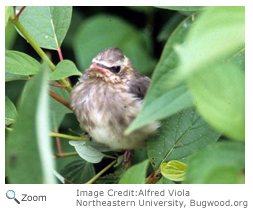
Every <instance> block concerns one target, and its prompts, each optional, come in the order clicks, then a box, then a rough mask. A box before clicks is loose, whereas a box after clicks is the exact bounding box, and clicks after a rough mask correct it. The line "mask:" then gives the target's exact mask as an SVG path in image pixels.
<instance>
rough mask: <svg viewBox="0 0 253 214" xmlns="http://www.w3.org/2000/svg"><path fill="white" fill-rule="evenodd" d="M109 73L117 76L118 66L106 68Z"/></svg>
mask: <svg viewBox="0 0 253 214" xmlns="http://www.w3.org/2000/svg"><path fill="white" fill-rule="evenodd" d="M108 69H109V70H110V71H111V72H113V73H115V74H117V73H119V72H120V66H113V67H110V68H108Z"/></svg>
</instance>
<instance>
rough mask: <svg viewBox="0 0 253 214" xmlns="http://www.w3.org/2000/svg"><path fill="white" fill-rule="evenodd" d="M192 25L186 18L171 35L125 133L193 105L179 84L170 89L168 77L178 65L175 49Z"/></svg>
mask: <svg viewBox="0 0 253 214" xmlns="http://www.w3.org/2000/svg"><path fill="white" fill-rule="evenodd" d="M192 23H193V21H192V19H191V18H187V19H185V20H184V21H183V22H182V23H181V24H180V25H179V26H178V27H177V28H176V30H175V31H174V32H173V34H172V35H171V36H170V38H169V40H168V41H167V43H166V45H165V47H164V50H163V53H162V56H161V58H160V61H159V63H158V64H157V66H156V69H155V71H154V74H153V77H152V82H151V85H150V87H149V90H148V92H147V94H146V96H145V99H144V103H143V107H142V110H141V112H140V114H139V115H138V117H137V118H136V119H135V120H134V121H133V123H132V124H131V125H130V126H129V127H128V129H127V131H126V133H128V134H129V133H130V132H132V131H134V130H135V129H137V128H140V127H142V126H144V125H147V124H148V123H150V122H152V121H155V120H160V119H163V118H166V117H168V116H171V115H173V114H175V113H177V112H179V111H181V110H182V109H184V108H188V107H190V106H192V105H193V103H192V99H191V97H190V94H189V92H188V91H187V88H186V87H185V86H182V85H181V86H178V87H177V88H175V89H173V90H172V89H171V87H170V85H171V84H173V83H171V82H170V79H171V75H173V74H174V72H175V71H176V68H177V67H178V66H179V62H178V56H177V55H176V52H175V46H176V45H178V44H181V43H183V42H184V39H185V35H186V34H187V33H188V31H189V30H190V28H191V25H192Z"/></svg>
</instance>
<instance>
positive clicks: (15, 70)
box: [5, 50, 41, 75]
mask: <svg viewBox="0 0 253 214" xmlns="http://www.w3.org/2000/svg"><path fill="white" fill-rule="evenodd" d="M40 68H41V65H40V63H39V62H38V61H37V60H35V59H34V58H32V57H30V56H29V55H27V54H24V53H22V52H19V51H8V50H6V51H5V71H6V72H8V73H12V74H19V75H30V74H36V73H37V72H38V71H39V69H40Z"/></svg>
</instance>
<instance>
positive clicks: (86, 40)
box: [73, 14, 155, 74]
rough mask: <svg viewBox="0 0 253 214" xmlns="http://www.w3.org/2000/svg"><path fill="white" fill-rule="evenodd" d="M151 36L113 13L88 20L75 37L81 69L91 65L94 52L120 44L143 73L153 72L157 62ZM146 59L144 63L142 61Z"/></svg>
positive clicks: (76, 51)
mask: <svg viewBox="0 0 253 214" xmlns="http://www.w3.org/2000/svg"><path fill="white" fill-rule="evenodd" d="M119 29H120V30H119ZM149 44H151V41H150V37H149V36H147V35H146V34H144V32H142V31H140V30H138V29H135V28H134V27H133V26H132V25H130V24H129V23H127V22H125V21H124V20H122V19H120V18H119V17H117V16H111V15H108V14H107V15H96V16H92V17H91V18H88V19H85V21H84V22H83V24H82V25H81V26H80V28H78V29H77V32H76V35H75V38H74V40H73V45H74V53H75V57H76V60H77V64H78V66H79V67H80V70H84V69H86V68H88V67H89V66H90V64H91V61H92V59H93V57H94V56H95V55H97V54H98V53H99V52H101V51H102V50H103V49H105V48H108V47H119V48H121V49H122V51H123V53H124V55H126V56H127V57H128V58H130V59H131V61H132V62H133V64H134V65H135V67H136V69H137V70H138V71H139V72H141V73H146V74H147V73H151V72H152V71H153V68H154V66H155V61H154V59H153V58H151V57H150V50H149V49H150V48H149V46H148V45H149ZM143 62H145V63H143Z"/></svg>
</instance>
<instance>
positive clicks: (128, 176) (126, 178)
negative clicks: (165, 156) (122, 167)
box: [119, 160, 149, 184]
mask: <svg viewBox="0 0 253 214" xmlns="http://www.w3.org/2000/svg"><path fill="white" fill-rule="evenodd" d="M148 164H149V161H148V160H145V161H143V162H141V163H139V164H136V165H134V166H132V167H130V168H129V169H128V170H127V171H126V172H125V173H124V174H123V176H122V178H121V179H120V181H119V184H145V181H146V173H147V168H148Z"/></svg>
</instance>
